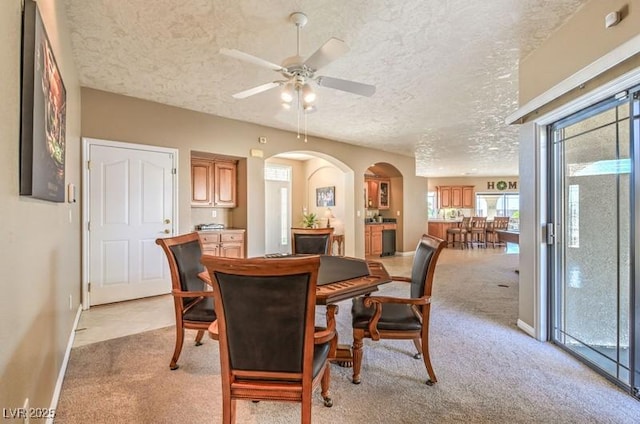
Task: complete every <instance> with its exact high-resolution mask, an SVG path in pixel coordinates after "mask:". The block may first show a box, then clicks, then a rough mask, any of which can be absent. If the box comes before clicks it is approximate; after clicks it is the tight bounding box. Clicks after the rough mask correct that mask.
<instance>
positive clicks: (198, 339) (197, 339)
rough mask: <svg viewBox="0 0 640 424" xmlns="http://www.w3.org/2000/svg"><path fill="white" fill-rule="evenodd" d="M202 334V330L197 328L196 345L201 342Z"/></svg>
mask: <svg viewBox="0 0 640 424" xmlns="http://www.w3.org/2000/svg"><path fill="white" fill-rule="evenodd" d="M202 336H204V330H198V334H196V346H200V345H201V344H202Z"/></svg>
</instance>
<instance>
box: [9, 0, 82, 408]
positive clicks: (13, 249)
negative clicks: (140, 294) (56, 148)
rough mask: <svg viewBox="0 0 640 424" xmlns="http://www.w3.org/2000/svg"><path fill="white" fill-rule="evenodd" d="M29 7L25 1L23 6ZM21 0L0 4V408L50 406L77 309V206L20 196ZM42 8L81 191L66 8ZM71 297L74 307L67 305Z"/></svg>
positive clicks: (73, 176) (70, 171)
mask: <svg viewBox="0 0 640 424" xmlns="http://www.w3.org/2000/svg"><path fill="white" fill-rule="evenodd" d="M27 1H29V0H27ZM20 3H21V1H20V0H3V1H1V2H0V28H2V37H1V38H0V57H2V60H1V61H0V75H2V78H0V97H1V98H2V102H0V140H1V143H2V154H1V155H0V172H1V175H2V177H1V178H0V205H2V206H1V207H0V222H1V223H2V224H0V240H2V243H0V269H1V270H2V271H1V272H0V273H1V275H2V277H0V292H1V293H2V295H1V296H0V407H3V408H17V407H22V406H23V403H24V400H25V398H27V397H28V398H29V400H30V405H31V406H32V407H49V406H50V402H51V399H52V394H53V391H54V386H55V382H56V379H57V377H58V372H59V369H60V366H61V364H62V360H63V357H64V352H65V349H66V346H67V342H68V340H69V335H70V333H71V329H72V326H73V321H74V318H75V316H76V313H77V311H78V308H79V304H80V266H81V265H80V226H79V222H80V203H75V204H69V203H52V202H45V201H42V200H35V199H30V198H28V197H22V196H19V195H18V172H19V166H18V161H19V136H20V130H19V127H20V75H19V72H20V25H21V24H20V22H21V18H20ZM38 5H39V8H40V10H41V14H42V18H43V21H44V24H45V28H46V30H47V33H48V36H49V40H50V41H51V44H52V48H53V52H54V55H55V57H56V61H57V63H58V68H59V69H60V72H61V75H62V78H63V81H64V84H65V87H66V92H67V115H66V182H67V183H73V184H75V185H76V186H78V187H79V186H80V183H81V181H80V142H79V141H80V87H79V82H78V77H77V75H76V71H75V68H74V63H73V58H72V56H71V45H70V39H69V35H68V31H67V26H66V22H65V17H64V10H63V9H64V5H63V2H60V1H58V2H54V1H53V0H39V1H38ZM70 296H71V305H70V300H69V299H70Z"/></svg>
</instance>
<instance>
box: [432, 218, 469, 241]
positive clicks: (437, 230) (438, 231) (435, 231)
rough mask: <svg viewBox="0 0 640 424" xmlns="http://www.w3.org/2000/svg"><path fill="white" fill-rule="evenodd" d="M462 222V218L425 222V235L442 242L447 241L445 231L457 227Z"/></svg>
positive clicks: (437, 219)
mask: <svg viewBox="0 0 640 424" xmlns="http://www.w3.org/2000/svg"><path fill="white" fill-rule="evenodd" d="M460 221H462V218H449V219H441V218H433V219H429V221H428V222H427V234H429V235H430V236H433V237H438V238H440V239H442V240H446V239H447V230H448V229H449V228H453V227H456V226H458V223H459V222H460Z"/></svg>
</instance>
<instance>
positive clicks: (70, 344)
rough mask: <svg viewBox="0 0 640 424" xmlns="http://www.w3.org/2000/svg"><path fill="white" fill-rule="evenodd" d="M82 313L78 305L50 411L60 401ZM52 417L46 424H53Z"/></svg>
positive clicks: (80, 306) (54, 408) (53, 409)
mask: <svg viewBox="0 0 640 424" xmlns="http://www.w3.org/2000/svg"><path fill="white" fill-rule="evenodd" d="M81 313H82V305H78V311H77V312H76V318H75V320H74V321H73V327H72V328H71V334H69V341H68V342H67V349H66V351H65V352H64V358H63V359H62V365H60V371H59V372H58V379H57V380H56V387H55V388H54V390H53V396H52V397H51V405H50V408H51V409H50V410H52V411H55V410H56V408H57V407H58V400H60V392H61V391H62V382H63V381H64V376H65V374H66V373H67V365H68V364H69V356H71V348H72V347H73V341H74V340H75V338H76V329H77V328H78V322H79V321H80V314H81ZM53 422H54V417H50V418H47V421H46V424H53Z"/></svg>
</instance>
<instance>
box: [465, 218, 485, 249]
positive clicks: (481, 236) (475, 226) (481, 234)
mask: <svg viewBox="0 0 640 424" xmlns="http://www.w3.org/2000/svg"><path fill="white" fill-rule="evenodd" d="M467 243H468V244H469V246H471V247H473V244H474V243H476V244H477V245H478V246H480V245H482V246H483V247H485V248H486V247H487V217H486V216H474V217H473V218H471V227H470V228H469V234H468V238H467Z"/></svg>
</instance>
